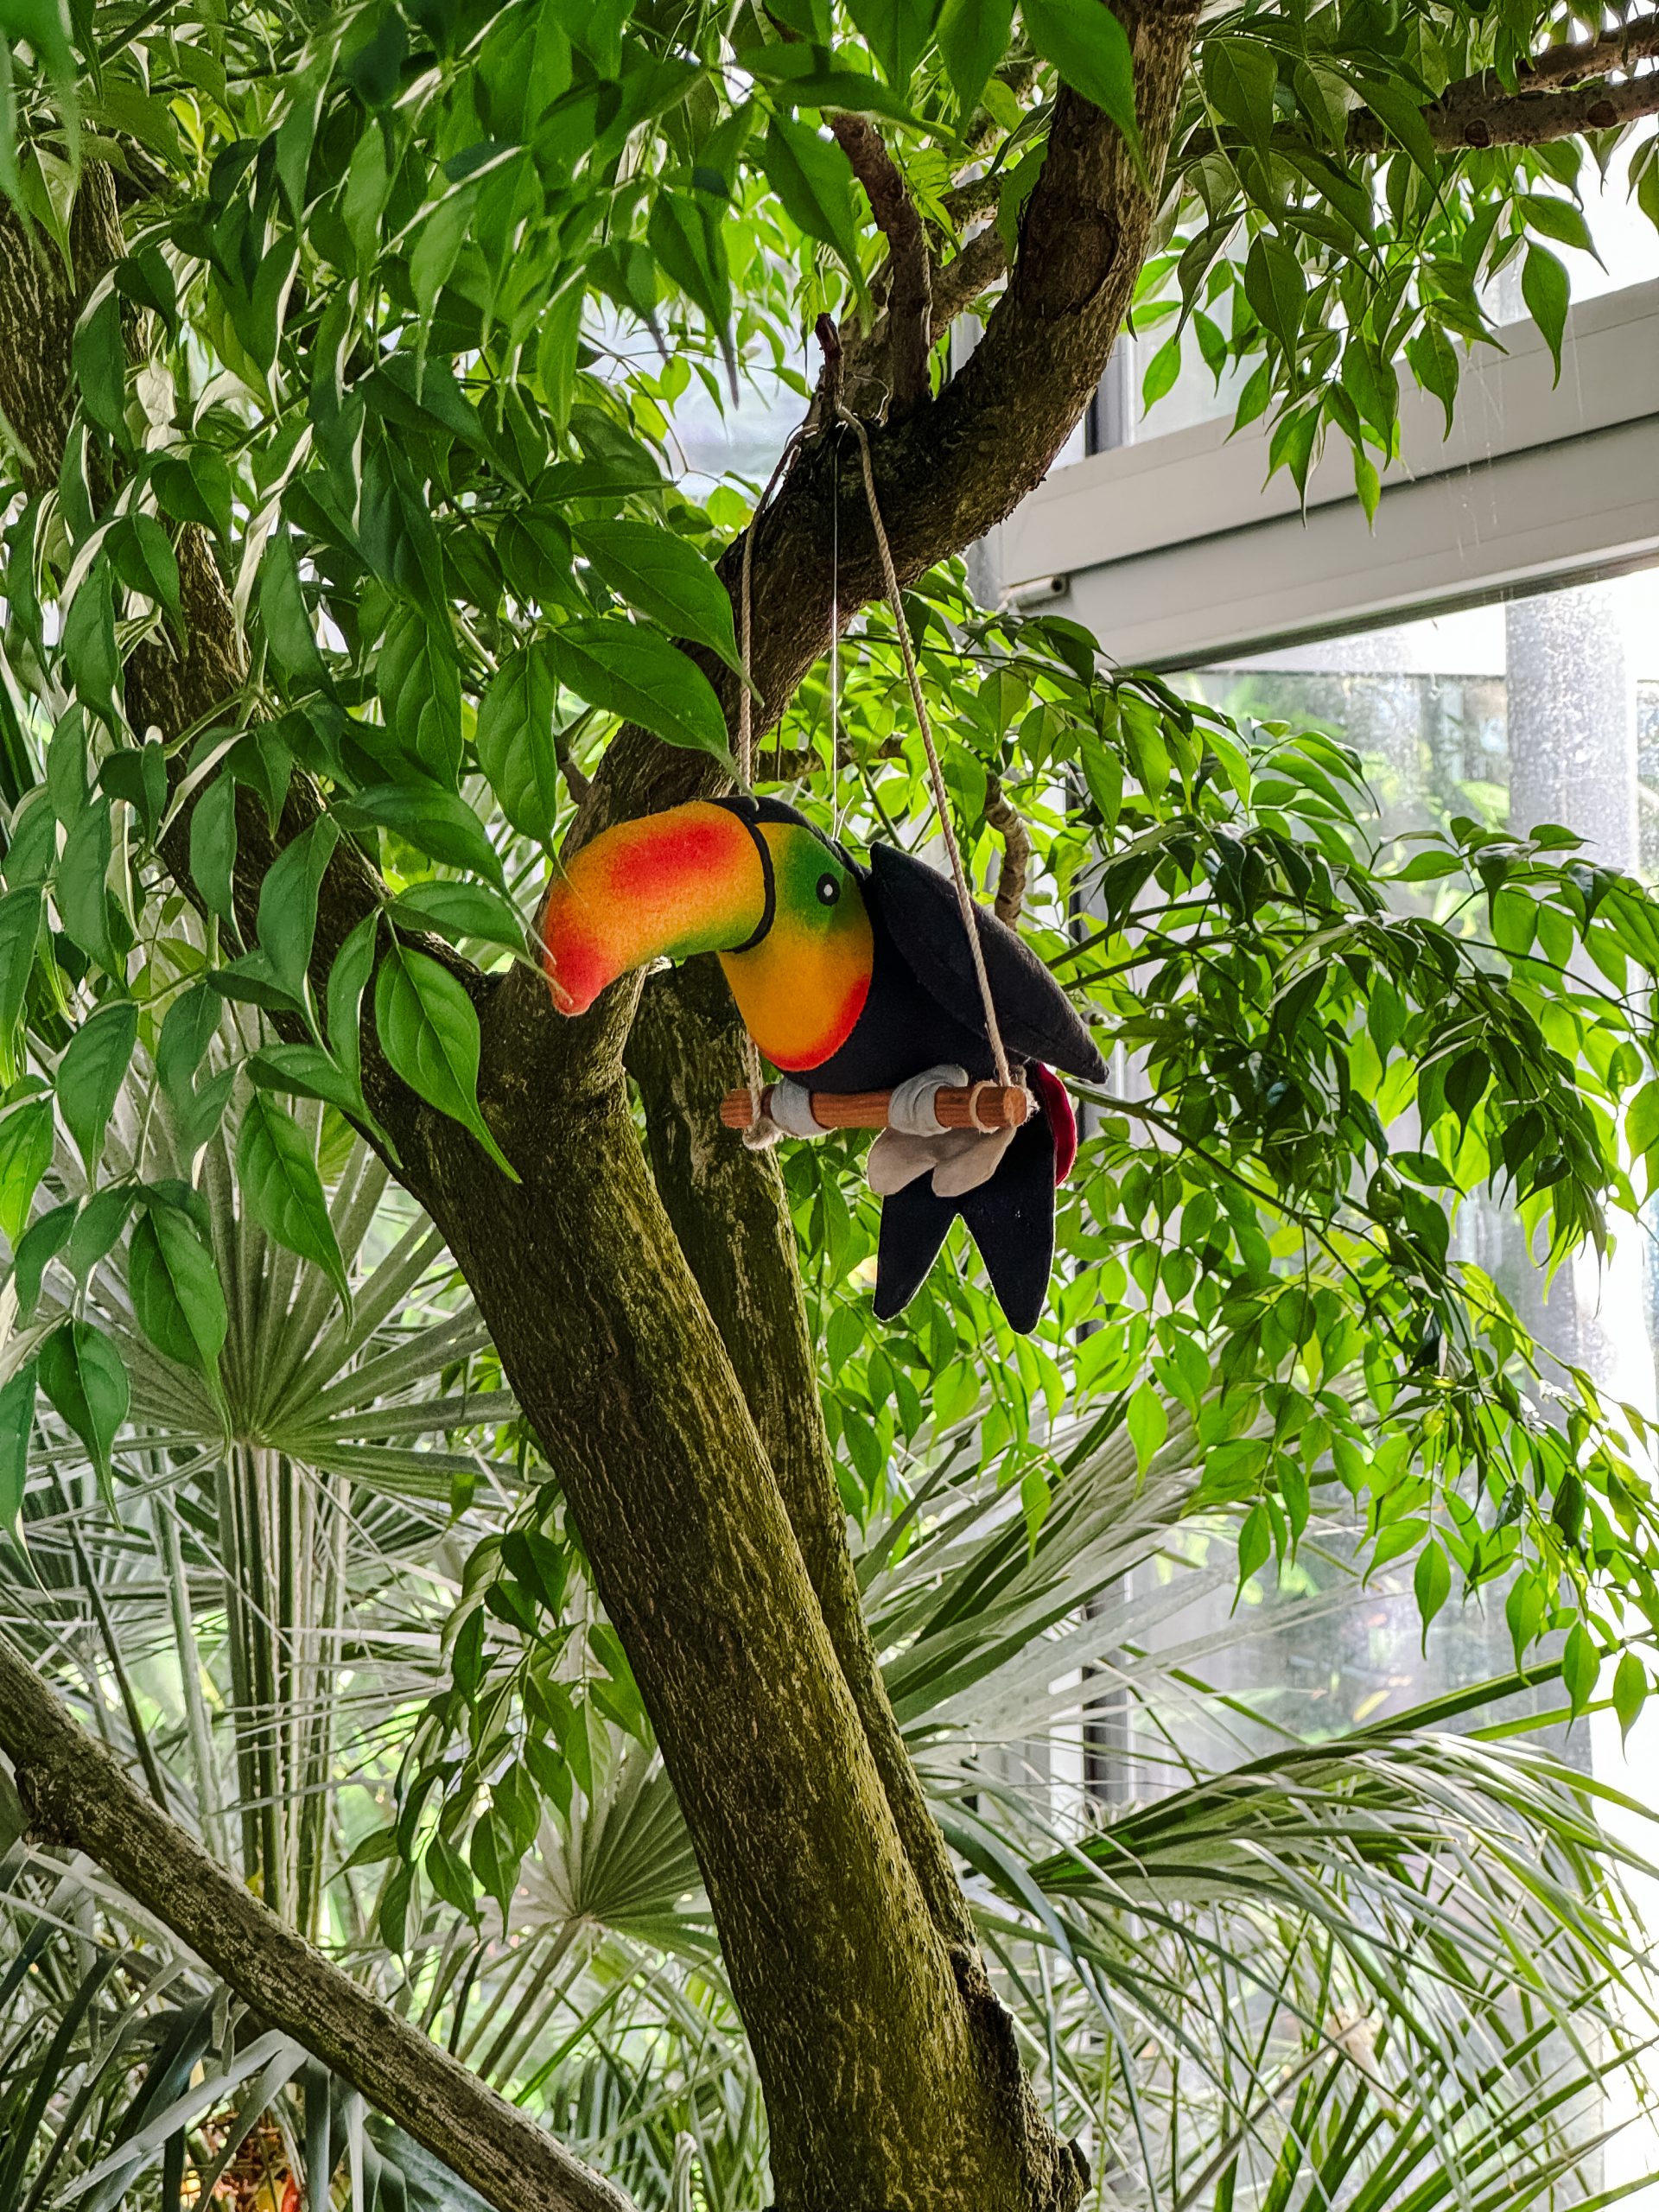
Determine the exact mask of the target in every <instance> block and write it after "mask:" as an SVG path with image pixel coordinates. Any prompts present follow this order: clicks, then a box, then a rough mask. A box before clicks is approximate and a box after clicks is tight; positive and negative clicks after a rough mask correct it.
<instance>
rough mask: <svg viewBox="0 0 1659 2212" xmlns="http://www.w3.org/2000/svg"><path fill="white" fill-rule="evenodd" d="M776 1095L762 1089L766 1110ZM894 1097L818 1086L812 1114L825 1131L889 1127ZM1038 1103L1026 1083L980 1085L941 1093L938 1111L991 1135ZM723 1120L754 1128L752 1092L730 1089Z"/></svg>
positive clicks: (946, 1119) (953, 1124)
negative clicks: (890, 1107)
mask: <svg viewBox="0 0 1659 2212" xmlns="http://www.w3.org/2000/svg"><path fill="white" fill-rule="evenodd" d="M771 1097H772V1085H771V1084H767V1085H766V1089H765V1090H763V1091H762V1092H761V1093H760V1110H761V1112H762V1114H764V1113H765V1112H766V1107H767V1105H768V1103H769V1102H770V1100H771ZM892 1097H893V1093H892V1092H891V1091H890V1090H849V1091H835V1090H815V1091H814V1092H813V1093H812V1118H813V1120H814V1121H815V1122H817V1125H818V1127H819V1128H821V1129H885V1128H887V1107H888V1105H889V1103H890V1102H891V1100H892ZM1033 1103H1034V1102H1033V1098H1032V1095H1031V1093H1030V1091H1028V1090H1027V1089H1026V1087H1025V1085H1024V1084H1020V1083H1011V1084H1007V1086H1006V1087H1005V1086H1004V1085H1003V1084H999V1083H975V1084H969V1085H968V1087H967V1089H966V1090H940V1091H938V1093H936V1095H935V1096H934V1100H933V1111H934V1113H935V1114H936V1115H937V1116H938V1120H939V1122H940V1123H941V1125H942V1126H943V1127H944V1128H947V1129H983V1130H984V1131H985V1132H986V1133H987V1135H989V1134H990V1133H991V1132H992V1131H993V1130H995V1129H1017V1128H1020V1127H1021V1126H1022V1125H1023V1124H1024V1123H1025V1122H1027V1120H1028V1119H1029V1118H1030V1115H1031V1111H1032V1107H1033ZM720 1118H721V1122H722V1123H723V1124H724V1125H725V1127H726V1128H728V1129H747V1128H753V1126H754V1102H753V1099H752V1098H751V1097H750V1096H749V1094H748V1092H747V1090H728V1092H727V1094H726V1096H724V1098H722V1099H721V1102H720Z"/></svg>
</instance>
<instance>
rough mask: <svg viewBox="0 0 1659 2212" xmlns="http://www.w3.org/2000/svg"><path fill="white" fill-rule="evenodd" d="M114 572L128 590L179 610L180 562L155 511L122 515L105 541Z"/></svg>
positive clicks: (176, 611) (173, 609)
mask: <svg viewBox="0 0 1659 2212" xmlns="http://www.w3.org/2000/svg"><path fill="white" fill-rule="evenodd" d="M106 543H107V544H108V547H109V553H110V558H111V561H112V562H113V563H114V564H115V573H116V574H117V575H118V576H119V577H120V579H121V581H122V582H123V583H124V584H125V585H126V587H127V588H128V589H129V590H130V591H137V592H142V593H143V595H144V597H145V598H146V599H156V600H159V601H161V603H162V606H163V607H167V608H168V610H169V612H170V613H174V614H176V613H178V611H179V563H178V559H177V556H175V553H174V550H173V548H172V546H171V545H170V544H169V543H168V536H167V532H166V531H164V530H163V529H162V525H161V524H160V523H158V522H157V521H156V518H155V516H154V515H123V516H122V518H121V519H120V520H119V522H118V523H117V524H115V526H114V528H113V529H112V530H111V532H110V535H109V537H108V539H107V541H106Z"/></svg>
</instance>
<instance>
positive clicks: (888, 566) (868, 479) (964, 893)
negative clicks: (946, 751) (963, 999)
mask: <svg viewBox="0 0 1659 2212" xmlns="http://www.w3.org/2000/svg"><path fill="white" fill-rule="evenodd" d="M836 412H837V414H838V415H839V416H840V418H841V420H842V422H843V423H846V424H847V425H848V427H849V429H851V430H852V431H853V433H854V435H855V436H856V437H857V439H858V454H859V459H860V461H861V462H862V464H863V468H864V496H865V498H866V499H868V502H869V508H870V525H871V527H872V529H873V530H874V532H875V548H876V551H877V552H878V553H879V554H880V557H881V576H882V581H883V582H884V584H885V585H886V587H887V600H888V603H889V604H890V605H891V607H892V608H893V627H894V629H895V630H896V631H897V632H898V633H899V652H900V654H901V655H902V656H903V658H904V664H905V675H906V677H907V678H908V680H909V683H910V696H911V702H912V705H913V706H914V708H915V709H916V721H917V726H918V728H919V729H920V730H921V733H922V744H923V746H924V747H925V750H926V753H927V768H928V773H929V775H930V776H931V778H932V779H933V803H934V804H935V805H936V806H937V807H938V810H939V828H940V830H941V831H942V832H943V834H944V849H945V851H946V852H947V853H948V854H949V855H950V875H951V880H952V881H953V882H954V883H955V885H956V887H957V907H958V908H959V910H960V912H961V914H962V926H963V932H964V934H965V935H966V937H967V939H968V950H969V952H970V953H971V954H972V955H973V961H974V974H975V975H976V976H977V978H978V979H979V997H980V1003H981V1005H982V1007H984V1010H985V1034H986V1036H987V1037H988V1039H989V1040H990V1046H991V1058H992V1059H993V1061H994V1062H995V1065H996V1079H997V1081H998V1082H999V1083H1000V1084H1001V1085H1002V1087H1003V1089H1004V1090H1007V1089H1009V1088H1010V1087H1011V1086H1012V1084H1013V1082H1014V1077H1013V1076H1012V1074H1010V1072H1009V1070H1008V1056H1007V1052H1004V1050H1003V1049H1002V1032H1001V1027H1000V1026H999V1024H998V1021H997V1019H996V1007H995V1003H994V1001H993V1000H992V998H991V979H990V976H989V975H988V972H987V970H986V967H985V948H984V946H983V945H982V944H981V943H980V941H979V918H978V910H977V908H976V906H975V904H974V894H973V893H972V891H971V890H970V889H969V884H968V874H967V870H966V869H965V868H963V864H962V854H961V852H960V850H959V849H958V848H957V833H956V830H955V829H954V828H953V826H952V824H951V821H950V794H949V793H948V792H947V791H946V790H945V787H944V769H943V768H942V767H941V766H939V753H938V747H937V746H936V745H935V744H934V742H933V725H932V723H931V721H929V720H928V715H927V702H926V700H925V699H924V698H923V696H922V680H921V677H919V676H918V674H917V672H916V656H915V653H914V652H913V651H912V647H911V642H910V631H909V629H908V627H907V626H906V622H905V610H904V605H903V601H902V599H901V597H900V594H899V575H898V571H897V570H896V569H894V567H893V548H892V547H891V546H890V545H889V544H888V543H887V528H886V525H885V524H883V522H882V520H881V509H880V504H879V502H878V501H877V499H876V496H875V474H874V470H873V469H872V468H871V467H870V442H869V439H868V437H867V436H866V435H865V432H864V425H863V424H862V423H861V422H860V421H859V419H858V417H857V416H856V415H851V414H849V412H848V411H847V410H846V409H845V408H844V407H837V410H836ZM746 550H747V548H746Z"/></svg>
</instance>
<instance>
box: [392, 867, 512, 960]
mask: <svg viewBox="0 0 1659 2212" xmlns="http://www.w3.org/2000/svg"><path fill="white" fill-rule="evenodd" d="M391 916H392V918H393V920H394V921H401V922H408V923H411V924H412V925H414V927H415V928H416V929H423V930H435V931H436V932H437V934H438V935H439V936H440V937H444V938H448V940H449V942H450V943H451V944H460V943H461V939H462V938H480V939H481V940H482V941H483V943H485V944H505V945H506V946H507V947H509V949H510V950H512V951H514V952H522V951H523V950H524V943H525V939H524V924H523V922H522V921H521V920H520V919H519V918H518V914H517V913H516V912H515V911H514V910H513V908H512V906H509V905H508V903H507V901H506V900H505V899H504V898H503V897H502V896H501V894H500V893H499V892H496V891H491V890H490V889H488V888H487V887H486V886H485V885H484V884H481V883H439V882H431V883H411V884H410V887H409V888H408V889H407V890H406V891H402V892H400V893H398V895H397V898H396V899H394V900H393V901H392V904H391Z"/></svg>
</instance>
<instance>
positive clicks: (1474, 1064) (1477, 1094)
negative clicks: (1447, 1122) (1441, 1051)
mask: <svg viewBox="0 0 1659 2212" xmlns="http://www.w3.org/2000/svg"><path fill="white" fill-rule="evenodd" d="M1491 1079H1492V1067H1491V1061H1490V1060H1489V1059H1488V1058H1487V1057H1486V1055H1485V1053H1484V1052H1481V1051H1479V1050H1478V1049H1477V1048H1476V1047H1473V1046H1471V1048H1470V1050H1469V1051H1468V1052H1459V1055H1458V1057H1457V1058H1456V1059H1455V1060H1453V1061H1452V1065H1451V1066H1450V1067H1449V1068H1448V1069H1447V1070H1446V1104H1447V1105H1448V1106H1449V1107H1450V1108H1451V1109H1452V1112H1453V1113H1454V1114H1455V1115H1456V1116H1457V1117H1458V1119H1459V1122H1462V1124H1463V1126H1464V1127H1465V1128H1468V1126H1469V1116H1471V1114H1472V1113H1473V1112H1474V1110H1475V1109H1476V1107H1477V1106H1478V1105H1479V1103H1480V1102H1481V1100H1482V1099H1483V1098H1484V1096H1485V1095H1486V1086H1487V1084H1489V1083H1490V1082H1491Z"/></svg>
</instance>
